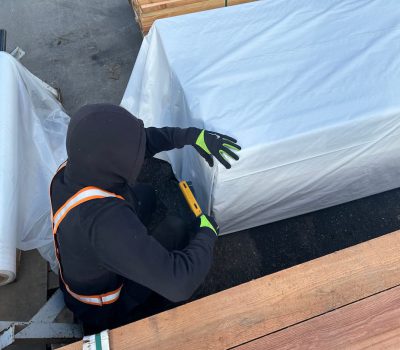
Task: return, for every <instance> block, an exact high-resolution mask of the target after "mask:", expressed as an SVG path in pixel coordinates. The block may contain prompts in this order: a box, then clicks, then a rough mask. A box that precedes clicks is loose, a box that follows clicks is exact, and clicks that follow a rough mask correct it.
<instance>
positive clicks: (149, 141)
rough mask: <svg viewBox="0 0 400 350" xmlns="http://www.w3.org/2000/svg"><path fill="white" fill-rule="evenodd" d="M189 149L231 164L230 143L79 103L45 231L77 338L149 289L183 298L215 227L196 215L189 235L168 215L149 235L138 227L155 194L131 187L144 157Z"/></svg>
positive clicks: (203, 264) (125, 310) (113, 320)
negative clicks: (49, 232) (79, 327)
mask: <svg viewBox="0 0 400 350" xmlns="http://www.w3.org/2000/svg"><path fill="white" fill-rule="evenodd" d="M185 145H191V146H193V147H195V148H196V150H197V151H198V152H199V154H200V155H201V156H203V157H204V158H205V160H206V161H207V162H208V163H209V164H210V166H212V165H213V157H215V158H217V159H218V160H219V161H220V162H221V163H222V164H223V165H224V166H226V167H227V168H229V167H230V164H229V162H227V159H226V155H227V156H229V157H231V158H233V159H235V160H237V159H238V156H237V155H236V154H235V152H233V151H235V150H240V147H239V146H238V145H237V144H236V140H235V139H233V138H231V137H229V136H226V135H221V134H218V133H214V132H209V131H206V130H200V129H197V128H187V129H180V128H169V127H166V128H154V127H149V128H144V125H143V122H142V121H141V120H139V119H137V118H136V117H134V116H133V115H132V114H130V113H129V112H128V111H126V110H125V109H124V108H122V107H119V106H114V105H109V104H98V105H87V106H85V107H83V108H81V109H80V110H79V111H78V112H77V113H76V114H75V115H74V116H73V117H72V118H71V122H70V124H69V127H68V133H67V141H66V147H67V154H68V161H67V162H66V164H64V165H63V166H62V167H61V168H60V169H59V171H58V172H57V174H56V175H55V177H54V179H53V181H52V184H51V188H50V196H51V205H52V210H53V213H54V215H52V219H53V233H54V238H55V246H56V255H57V257H58V260H59V264H60V287H61V289H62V291H63V293H64V299H65V303H66V305H67V306H68V308H69V309H71V310H72V311H73V313H74V315H75V316H76V317H77V318H78V319H79V320H80V321H81V322H82V324H83V327H84V332H85V334H93V333H97V332H100V331H101V330H104V329H110V328H115V327H117V326H120V325H122V324H124V323H126V322H129V321H130V320H131V319H132V315H133V314H134V313H135V310H139V309H140V307H139V306H140V305H143V304H145V303H146V302H147V301H148V300H149V298H150V296H151V295H152V294H154V292H155V293H157V294H158V295H161V296H162V297H164V298H166V299H168V300H170V301H172V302H180V301H184V300H187V299H189V298H190V296H191V295H192V294H193V292H194V291H195V290H196V289H197V288H198V287H199V285H200V284H201V283H202V282H203V281H204V279H205V277H206V275H207V273H208V271H209V269H210V266H211V261H212V255H213V247H214V243H215V241H216V238H217V235H218V225H217V224H216V223H215V220H214V219H213V218H212V217H210V216H207V215H202V216H201V218H200V219H199V222H198V230H197V232H195V234H194V235H193V237H190V236H189V234H188V233H187V232H186V231H185V228H184V225H183V223H180V222H179V220H176V219H171V217H167V218H166V219H165V220H164V221H163V222H162V223H161V224H160V226H159V227H157V229H156V230H154V232H148V230H147V228H146V226H145V224H146V223H147V222H148V221H149V218H150V216H151V213H152V212H153V211H154V209H155V193H154V190H153V189H152V188H151V187H149V186H148V185H147V186H145V185H140V184H137V183H136V178H137V176H138V174H139V172H140V170H141V167H142V165H143V161H144V158H145V157H152V156H153V155H154V154H156V153H158V152H161V151H167V150H171V149H173V148H182V147H184V146H185Z"/></svg>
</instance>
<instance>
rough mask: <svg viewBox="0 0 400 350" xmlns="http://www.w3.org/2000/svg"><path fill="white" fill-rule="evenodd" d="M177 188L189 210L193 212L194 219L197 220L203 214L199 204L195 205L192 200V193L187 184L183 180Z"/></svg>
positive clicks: (194, 200)
mask: <svg viewBox="0 0 400 350" xmlns="http://www.w3.org/2000/svg"><path fill="white" fill-rule="evenodd" d="M179 188H180V189H181V191H182V194H183V196H184V197H185V199H186V202H187V204H188V205H189V208H190V210H191V211H192V212H193V214H194V215H196V218H198V217H199V216H200V215H201V214H203V212H202V210H201V208H200V205H199V203H197V201H196V198H194V195H193V192H192V190H191V189H190V187H189V185H188V183H187V182H186V181H184V180H183V181H181V182H180V183H179Z"/></svg>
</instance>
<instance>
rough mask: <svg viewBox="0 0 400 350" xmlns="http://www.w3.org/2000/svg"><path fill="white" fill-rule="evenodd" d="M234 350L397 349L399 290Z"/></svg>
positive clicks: (399, 307)
mask: <svg viewBox="0 0 400 350" xmlns="http://www.w3.org/2000/svg"><path fill="white" fill-rule="evenodd" d="M235 349H236V350H264V349H268V350H291V349H297V350H309V349H324V350H336V349H346V350H351V349H370V350H372V349H377V350H378V349H379V350H380V349H386V350H388V349H396V350H397V349H400V286H399V287H395V288H392V289H389V290H387V291H384V292H381V293H378V294H375V295H373V296H371V297H369V298H366V299H363V300H361V301H358V302H355V303H353V304H351V305H348V306H344V307H342V308H340V309H337V310H335V311H332V312H329V313H326V314H324V315H322V316H318V317H316V318H313V319H311V320H308V321H305V322H302V323H299V324H297V325H295V326H292V327H289V328H286V329H284V330H282V331H279V332H277V333H273V334H270V335H267V336H265V337H262V338H259V339H257V340H254V341H251V342H250V343H246V344H243V345H240V346H239V347H236V348H235Z"/></svg>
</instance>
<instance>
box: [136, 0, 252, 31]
mask: <svg viewBox="0 0 400 350" xmlns="http://www.w3.org/2000/svg"><path fill="white" fill-rule="evenodd" d="M251 1H255V0H131V4H132V7H133V10H134V11H135V17H136V21H137V22H138V24H139V27H140V30H141V31H142V33H143V35H145V34H147V33H148V31H149V30H150V28H151V26H152V24H153V22H154V21H155V20H156V19H160V18H166V17H173V16H178V15H184V14H187V13H193V12H200V11H205V10H212V9H216V8H219V7H225V6H233V5H238V4H242V3H246V2H251Z"/></svg>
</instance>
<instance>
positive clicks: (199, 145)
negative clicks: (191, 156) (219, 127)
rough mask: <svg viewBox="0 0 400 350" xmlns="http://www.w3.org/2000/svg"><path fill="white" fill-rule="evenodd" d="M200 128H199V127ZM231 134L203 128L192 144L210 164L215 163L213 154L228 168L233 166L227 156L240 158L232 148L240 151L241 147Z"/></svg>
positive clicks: (235, 158)
mask: <svg viewBox="0 0 400 350" xmlns="http://www.w3.org/2000/svg"><path fill="white" fill-rule="evenodd" d="M197 130H198V129H197ZM236 142H237V141H236V140H235V139H234V138H232V137H230V136H226V135H223V134H219V133H217V132H213V131H207V130H201V131H200V132H199V134H197V137H196V139H195V141H194V142H193V143H192V146H194V148H195V149H196V150H197V152H199V153H200V155H201V156H202V157H203V158H204V159H205V160H206V161H207V163H208V165H209V166H211V167H212V166H213V165H214V160H213V156H214V157H215V158H217V159H218V161H219V162H220V163H221V164H222V165H223V166H224V167H225V168H227V169H229V168H230V167H231V165H230V164H229V162H228V161H227V160H226V158H225V156H228V157H230V158H232V159H234V160H238V159H239V156H238V155H237V154H236V153H234V152H233V151H232V150H235V151H240V150H241V147H240V146H239V145H238V144H236Z"/></svg>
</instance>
